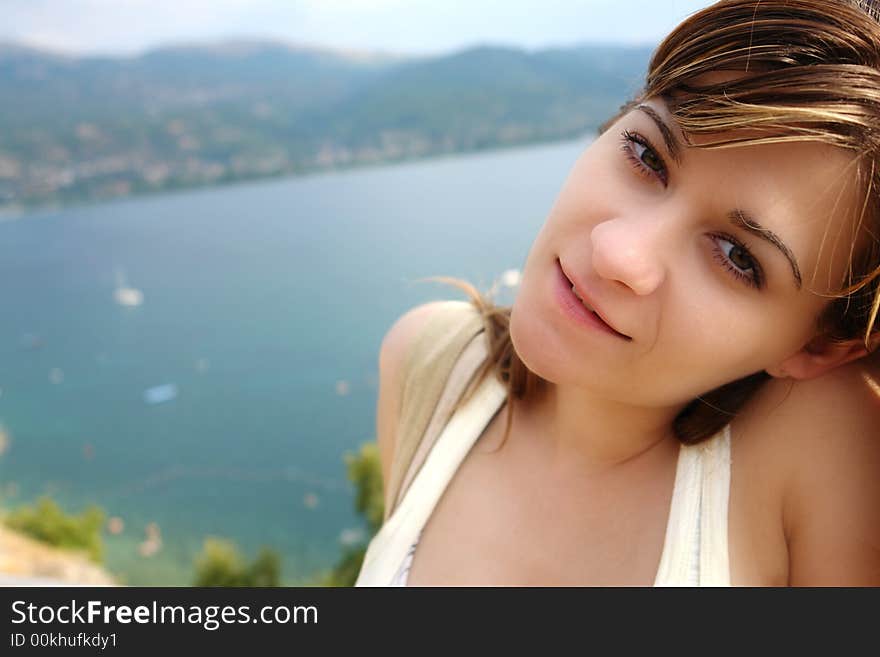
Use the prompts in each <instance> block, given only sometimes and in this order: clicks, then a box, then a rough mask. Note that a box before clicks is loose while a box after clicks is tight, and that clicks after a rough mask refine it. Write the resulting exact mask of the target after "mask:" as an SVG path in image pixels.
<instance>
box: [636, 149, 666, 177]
mask: <svg viewBox="0 0 880 657" xmlns="http://www.w3.org/2000/svg"><path fill="white" fill-rule="evenodd" d="M633 150H635V152H636V157H638V158H639V159H640V160H641V161H642V162H644V163H645V164H647V165H648V166H649V167H650V168H652V169H653V170H654V171H657V172H658V173H659V172H661V171H663V162H662V161H661V160H660V158H659V157H658V156H657V153H655V152H654V151H652V150H651V149H650V148H648V147H647V146H645V145H644V144H640V143H638V142H636V143H634V144H633Z"/></svg>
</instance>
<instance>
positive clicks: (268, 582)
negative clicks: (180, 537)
mask: <svg viewBox="0 0 880 657" xmlns="http://www.w3.org/2000/svg"><path fill="white" fill-rule="evenodd" d="M280 580H281V558H280V557H279V556H278V553H277V552H275V551H274V550H271V549H269V548H266V547H264V548H262V549H261V550H260V552H259V554H258V555H257V557H256V558H255V559H254V561H253V562H251V563H250V564H248V563H247V562H246V560H245V558H244V556H243V555H242V554H241V552H240V551H239V549H238V547H237V546H236V545H235V543H233V542H232V541H230V540H228V539H223V538H215V537H211V538H207V539H205V543H204V545H203V547H202V551H201V553H200V554H199V556H198V557H196V576H195V581H194V582H193V585H194V586H278V585H279V582H280Z"/></svg>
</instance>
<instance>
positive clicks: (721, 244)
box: [712, 235, 764, 288]
mask: <svg viewBox="0 0 880 657" xmlns="http://www.w3.org/2000/svg"><path fill="white" fill-rule="evenodd" d="M712 241H713V242H714V243H715V246H714V249H715V258H716V260H718V262H720V263H721V264H722V265H723V266H724V267H725V268H726V269H727V270H728V271H729V272H730V273H731V274H733V276H734V277H736V278H737V279H739V280H741V281H743V282H744V283H746V284H747V285H750V286H752V287H754V288H761V287H762V286H763V284H764V278H763V273H762V272H761V266H760V265H759V264H758V261H757V260H755V258H754V257H753V256H752V254H751V253H749V250H748V249H747V248H746V247H745V246H743V245H742V244H739V243H738V242H735V241H733V240H732V239H730V238H728V237H725V236H723V235H713V236H712Z"/></svg>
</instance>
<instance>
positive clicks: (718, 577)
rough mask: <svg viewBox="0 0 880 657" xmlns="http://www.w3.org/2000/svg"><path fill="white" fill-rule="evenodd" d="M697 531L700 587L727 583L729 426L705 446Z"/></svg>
mask: <svg viewBox="0 0 880 657" xmlns="http://www.w3.org/2000/svg"><path fill="white" fill-rule="evenodd" d="M706 447H707V451H706V452H705V454H704V464H703V508H702V514H701V522H702V527H701V531H700V586H730V562H729V555H728V543H727V538H728V537H727V523H728V512H727V510H728V502H729V498H730V425H729V424H728V425H727V426H726V427H724V432H723V434H722V435H721V436H718V438H716V439H714V440H712V441H710V443H709V444H708V445H706Z"/></svg>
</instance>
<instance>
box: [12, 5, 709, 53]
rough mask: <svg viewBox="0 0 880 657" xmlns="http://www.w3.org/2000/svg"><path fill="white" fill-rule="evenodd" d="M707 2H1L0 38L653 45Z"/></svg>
mask: <svg viewBox="0 0 880 657" xmlns="http://www.w3.org/2000/svg"><path fill="white" fill-rule="evenodd" d="M709 4H711V1H710V0H0V10H2V16H3V20H2V21H0V41H16V42H19V43H25V44H28V45H33V46H39V47H43V48H48V49H51V50H56V51H61V52H68V53H72V54H102V55H104V54H123V55H133V54H137V53H139V52H143V51H144V50H148V49H150V48H154V47H156V46H159V45H165V44H169V43H173V44H179V43H192V42H205V41H218V40H227V39H240V38H243V39H251V38H259V39H264V38H266V39H272V40H280V41H285V42H289V43H293V44H299V45H306V46H323V47H329V48H333V49H343V50H353V51H377V50H378V51H384V52H389V53H400V54H437V53H445V52H450V51H453V50H457V49H460V48H463V47H467V46H472V45H475V44H496V45H512V46H521V47H525V48H529V49H533V48H542V47H546V46H566V45H572V44H576V43H584V42H600V43H612V42H613V43H626V44H641V45H651V46H653V45H656V44H657V43H658V42H659V41H660V39H662V37H663V36H664V35H665V34H666V33H667V32H669V31H670V30H671V29H672V28H673V27H675V25H676V24H678V23H679V22H680V21H681V20H682V19H683V18H685V17H687V16H688V15H689V14H691V13H693V12H694V11H696V10H698V9H701V8H702V7H705V6H707V5H709Z"/></svg>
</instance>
